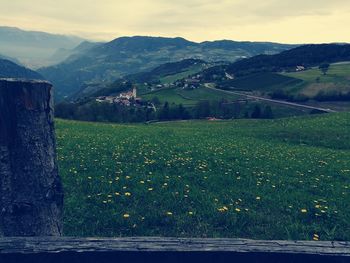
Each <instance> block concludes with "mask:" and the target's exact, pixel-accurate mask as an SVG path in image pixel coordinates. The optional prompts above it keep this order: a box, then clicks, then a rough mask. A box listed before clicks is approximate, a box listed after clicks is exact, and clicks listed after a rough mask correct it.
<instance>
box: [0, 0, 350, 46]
mask: <svg viewBox="0 0 350 263" xmlns="http://www.w3.org/2000/svg"><path fill="white" fill-rule="evenodd" d="M0 25H6V26H15V27H20V28H23V29H29V30H39V31H46V32H53V33H59V34H75V35H79V36H83V37H85V38H89V39H94V40H111V39H114V38H116V37H119V36H132V35H152V36H169V37H174V36H182V37H185V38H187V39H189V40H194V41H204V40H214V39H232V40H250V41H275V42H283V43H321V42H350V26H349V25H350V0H0Z"/></svg>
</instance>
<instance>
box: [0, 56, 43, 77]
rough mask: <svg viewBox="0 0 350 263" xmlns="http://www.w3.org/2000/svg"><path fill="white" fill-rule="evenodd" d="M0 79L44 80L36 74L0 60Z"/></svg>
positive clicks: (10, 62)
mask: <svg viewBox="0 0 350 263" xmlns="http://www.w3.org/2000/svg"><path fill="white" fill-rule="evenodd" d="M0 78H25V79H44V78H43V77H42V76H41V75H40V74H38V73H37V72H35V71H33V70H30V69H28V68H25V67H22V66H19V65H17V64H15V63H13V62H12V61H9V60H6V59H1V58H0Z"/></svg>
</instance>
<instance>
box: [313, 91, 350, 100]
mask: <svg viewBox="0 0 350 263" xmlns="http://www.w3.org/2000/svg"><path fill="white" fill-rule="evenodd" d="M314 100H317V101H350V91H348V92H347V93H343V92H340V91H336V90H333V91H323V90H321V91H320V92H319V93H318V94H317V95H316V96H315V97H314Z"/></svg>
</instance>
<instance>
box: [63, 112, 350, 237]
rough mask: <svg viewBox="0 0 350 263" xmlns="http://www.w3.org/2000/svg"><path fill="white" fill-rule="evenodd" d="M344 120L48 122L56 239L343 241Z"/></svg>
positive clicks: (347, 153) (349, 194)
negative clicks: (57, 200)
mask: <svg viewBox="0 0 350 263" xmlns="http://www.w3.org/2000/svg"><path fill="white" fill-rule="evenodd" d="M349 125H350V114H349V113H342V114H329V115H321V116H308V117H302V118H290V119H280V120H266V121H257V120H239V121H220V122H205V121H193V122H171V123H158V124H152V125H144V124H142V125H108V124H98V123H86V122H85V123H83V122H72V121H62V120H58V121H57V123H56V126H57V142H58V159H59V167H60V173H61V176H62V179H63V183H64V190H65V217H64V231H65V233H64V234H65V235H77V236H179V237H239V238H254V239H275V240H279V239H293V240H298V239H304V240H311V239H313V238H315V235H318V236H319V239H320V240H349V239H350V212H349V211H350V126H349Z"/></svg>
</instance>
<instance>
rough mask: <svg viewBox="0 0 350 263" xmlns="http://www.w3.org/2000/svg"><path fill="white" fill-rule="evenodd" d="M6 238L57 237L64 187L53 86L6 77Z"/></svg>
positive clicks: (0, 136) (1, 232)
mask: <svg viewBox="0 0 350 263" xmlns="http://www.w3.org/2000/svg"><path fill="white" fill-rule="evenodd" d="M0 197H1V199H0V236H57V235H61V232H62V223H61V221H62V207H63V191H62V186H61V182H60V179H59V176H58V169H57V164H56V141H55V133H54V120H53V98H52V86H51V84H50V83H48V82H45V81H27V80H18V79H0Z"/></svg>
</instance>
